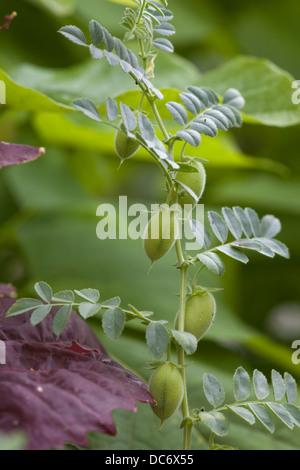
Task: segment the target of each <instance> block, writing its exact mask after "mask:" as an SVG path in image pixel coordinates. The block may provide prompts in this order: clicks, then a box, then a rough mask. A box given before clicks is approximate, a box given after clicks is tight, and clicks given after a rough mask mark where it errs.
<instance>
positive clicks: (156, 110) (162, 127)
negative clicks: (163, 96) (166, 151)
mask: <svg viewBox="0 0 300 470" xmlns="http://www.w3.org/2000/svg"><path fill="white" fill-rule="evenodd" d="M147 98H148V101H149V104H150V106H151V109H152V111H153V114H154V117H155V119H156V121H157V124H158V125H159V128H160V130H161V131H162V133H163V136H164V138H165V139H166V140H168V139H169V134H168V132H167V129H166V128H165V125H164V123H163V121H162V118H161V117H160V114H159V112H158V109H157V107H156V104H155V101H154V100H153V99H151V97H149V96H147Z"/></svg>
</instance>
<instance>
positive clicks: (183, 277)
mask: <svg viewBox="0 0 300 470" xmlns="http://www.w3.org/2000/svg"><path fill="white" fill-rule="evenodd" d="M176 252H177V257H178V261H179V263H181V267H180V307H179V317H178V330H179V331H184V317H185V303H186V292H187V269H188V266H187V265H186V264H184V257H183V253H182V248H181V243H180V240H179V239H178V240H176ZM177 357H178V365H180V366H182V367H181V368H180V369H179V371H180V374H181V378H182V381H183V388H184V390H183V399H182V405H181V408H182V418H183V419H184V418H188V417H190V413H189V405H188V395H187V387H186V377H185V368H184V359H185V353H184V349H183V348H182V347H181V346H178V348H177ZM191 431H192V425H191V424H186V425H185V426H184V428H183V450H189V449H190V448H191Z"/></svg>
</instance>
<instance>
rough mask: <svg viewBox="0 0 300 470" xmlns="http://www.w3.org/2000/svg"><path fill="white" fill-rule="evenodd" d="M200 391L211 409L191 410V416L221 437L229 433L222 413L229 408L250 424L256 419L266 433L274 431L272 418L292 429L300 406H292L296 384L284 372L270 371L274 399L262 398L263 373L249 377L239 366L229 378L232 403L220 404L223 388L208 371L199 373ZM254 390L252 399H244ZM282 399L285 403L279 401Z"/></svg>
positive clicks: (265, 395) (264, 388)
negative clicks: (200, 378) (231, 388)
mask: <svg viewBox="0 0 300 470" xmlns="http://www.w3.org/2000/svg"><path fill="white" fill-rule="evenodd" d="M203 390H204V394H205V397H206V399H207V401H208V402H209V403H210V405H211V406H212V407H213V410H211V411H204V410H194V412H193V419H194V420H195V421H196V422H197V423H203V424H204V425H206V426H208V428H209V429H210V430H211V432H212V433H213V435H214V434H215V435H217V436H221V437H223V436H225V435H227V434H228V432H229V423H228V419H227V416H225V414H224V413H225V412H227V411H231V412H232V413H234V414H235V415H236V416H238V417H239V418H241V419H242V420H244V421H245V422H247V423H248V424H250V425H253V424H254V423H255V422H256V420H258V421H259V422H260V423H261V424H262V425H263V426H264V427H265V428H266V429H267V430H268V431H269V432H271V433H274V431H275V422H276V418H277V419H279V421H280V422H281V423H282V424H284V425H285V426H287V427H288V428H289V429H293V428H294V426H298V427H299V425H300V420H299V418H300V409H299V407H298V406H296V405H295V400H296V395H297V385H296V381H295V379H294V378H293V377H292V376H291V375H290V374H287V373H285V375H284V378H282V376H281V374H280V373H279V372H278V371H276V370H272V393H273V399H274V400H275V401H264V400H265V399H266V398H268V397H269V395H270V393H271V389H270V387H269V384H268V381H267V378H266V377H265V375H264V374H263V373H262V372H260V371H258V370H257V369H255V370H254V371H253V377H252V380H251V378H250V376H249V374H248V372H246V370H245V369H244V368H243V367H239V368H238V369H236V371H235V374H234V377H233V394H234V397H235V402H234V403H233V404H232V405H228V404H224V402H225V391H224V388H223V386H222V385H221V383H220V382H219V380H218V379H217V378H216V377H215V376H214V375H211V374H204V375H203ZM253 391H254V395H255V396H254V397H253V398H254V399H253V400H251V401H247V399H248V398H249V397H250V395H251V394H252V393H253ZM284 398H285V400H286V401H285V402H284V401H282V400H283V399H284Z"/></svg>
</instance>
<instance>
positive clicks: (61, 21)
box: [0, 0, 300, 449]
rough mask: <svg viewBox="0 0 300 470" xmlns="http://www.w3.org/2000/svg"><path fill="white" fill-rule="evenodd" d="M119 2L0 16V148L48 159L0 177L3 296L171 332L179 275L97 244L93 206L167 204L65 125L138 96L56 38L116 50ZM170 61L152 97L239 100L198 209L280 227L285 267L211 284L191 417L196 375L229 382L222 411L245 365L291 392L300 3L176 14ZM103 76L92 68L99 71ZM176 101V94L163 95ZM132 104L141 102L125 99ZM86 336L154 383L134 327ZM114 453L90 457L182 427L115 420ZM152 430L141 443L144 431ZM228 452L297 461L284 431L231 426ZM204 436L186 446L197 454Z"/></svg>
mask: <svg viewBox="0 0 300 470" xmlns="http://www.w3.org/2000/svg"><path fill="white" fill-rule="evenodd" d="M120 3H126V2H121V1H120V2H116V3H115V2H109V1H105V0H85V1H84V2H82V1H81V2H80V1H79V0H77V1H75V0H2V1H1V6H0V17H1V18H2V17H3V16H4V15H5V14H8V13H11V11H12V10H15V11H17V13H18V16H17V17H16V18H15V19H14V21H13V22H12V24H11V27H10V29H9V30H3V31H1V32H0V43H1V48H0V68H1V71H0V79H1V80H4V81H5V82H6V84H7V105H6V106H3V105H1V107H0V139H1V140H4V141H7V142H14V143H23V144H29V145H36V146H39V147H40V146H44V147H46V154H45V155H44V156H43V157H42V158H40V159H39V160H37V161H35V162H31V163H27V164H24V165H19V166H15V167H7V168H4V169H2V170H1V171H0V222H1V227H0V282H11V283H13V284H14V285H15V286H16V287H17V288H18V292H19V295H20V296H31V295H34V292H33V284H34V282H36V281H40V280H43V281H46V282H48V283H49V284H51V285H52V286H53V288H54V289H55V290H63V289H68V288H71V289H82V288H85V287H95V288H97V289H99V290H100V291H101V295H102V298H103V299H105V298H109V297H112V296H115V295H119V296H120V297H121V299H122V305H123V306H124V307H126V305H127V304H128V303H130V304H133V305H135V306H136V307H138V308H140V309H143V310H152V311H153V312H154V313H155V319H159V318H164V319H167V320H169V321H170V322H172V318H173V317H174V315H175V314H176V311H177V300H178V299H177V296H176V293H177V291H178V288H179V286H178V272H177V271H176V270H175V269H174V268H173V266H172V265H173V264H174V262H175V257H174V254H173V253H170V254H169V255H168V256H167V257H166V258H164V259H163V260H162V261H160V262H159V263H157V264H156V265H154V267H153V269H152V271H151V272H150V273H149V274H148V268H149V262H148V259H147V258H146V256H145V255H144V252H143V249H142V243H141V242H140V241H139V240H138V241H132V240H122V241H119V240H116V241H114V240H106V241H99V240H98V239H97V237H96V226H97V222H98V219H97V217H96V209H97V206H98V205H99V204H101V203H103V202H111V203H115V204H117V201H118V197H119V195H127V196H128V198H129V201H130V202H132V203H135V202H144V203H146V204H148V205H150V204H151V203H155V202H160V201H162V198H163V192H162V189H161V188H162V179H161V175H160V173H159V171H158V169H157V168H156V167H155V166H154V165H153V163H152V162H151V160H149V159H148V158H147V157H146V156H145V155H143V154H142V153H138V154H137V155H136V157H135V158H133V159H131V160H130V161H128V162H126V164H124V165H123V166H122V167H121V169H119V170H118V171H117V167H118V164H119V161H118V159H117V158H116V156H115V155H114V151H113V136H112V135H111V134H107V133H105V132H106V131H105V130H103V129H102V128H99V125H98V124H96V125H95V123H93V122H91V121H89V120H88V119H87V118H85V117H82V116H78V115H77V113H74V112H72V111H70V105H71V103H72V101H73V100H74V99H76V98H80V97H83V96H85V97H89V98H91V99H93V100H94V101H95V102H96V104H97V105H98V106H99V107H100V109H101V105H103V103H104V102H105V99H106V97H107V96H111V97H113V98H117V97H119V96H120V95H122V101H124V102H126V100H127V102H128V103H129V100H130V99H131V96H132V95H131V94H130V93H128V92H129V90H131V89H133V84H132V83H131V81H130V80H128V78H127V77H126V76H124V74H123V73H122V72H121V71H120V70H115V69H110V68H109V67H108V66H106V65H105V64H104V63H102V62H98V61H94V62H93V61H92V60H91V59H89V57H88V56H87V54H86V51H85V50H84V48H80V47H77V46H75V45H74V44H71V43H70V42H68V41H67V40H66V39H65V38H63V37H62V36H61V35H59V34H58V33H57V30H58V29H59V28H60V27H61V26H63V25H65V24H76V25H77V26H79V27H81V28H82V29H83V30H84V31H88V28H87V25H88V22H89V21H90V20H91V19H95V20H97V21H99V22H100V23H101V24H102V25H104V26H105V27H106V28H107V29H108V30H109V31H110V32H111V33H113V34H114V35H118V36H119V37H122V35H123V33H124V31H123V29H122V27H121V26H120V25H119V23H120V21H121V18H122V14H123V9H124V5H120ZM169 7H170V9H172V10H173V12H174V21H173V24H174V26H175V27H176V31H177V34H176V36H174V40H173V42H174V45H175V49H176V54H175V55H174V57H171V58H170V57H168V56H164V55H163V54H162V57H161V59H160V60H158V65H157V69H156V83H157V86H160V87H162V88H165V89H168V90H167V91H166V96H167V97H168V96H172V93H175V90H180V91H182V90H183V89H184V88H185V87H186V86H189V85H192V84H198V85H201V84H205V85H208V86H211V87H212V88H215V89H216V91H218V92H220V93H221V92H224V91H225V90H226V89H227V88H229V87H231V86H233V87H236V88H238V89H240V91H241V92H242V93H243V94H244V96H245V98H246V108H245V124H244V126H243V127H242V129H238V130H236V129H235V130H234V131H232V132H230V133H229V134H230V135H222V133H221V135H220V136H219V137H218V139H216V141H212V140H209V138H207V139H205V138H204V139H203V144H202V146H201V149H200V156H203V157H204V158H205V157H206V158H207V159H208V160H209V163H208V164H207V176H208V183H207V189H206V192H205V197H204V199H203V201H202V202H203V203H204V204H205V205H206V208H207V209H214V210H220V208H221V207H222V206H225V205H228V206H234V205H240V206H243V207H246V206H248V207H253V208H254V209H255V210H256V211H257V212H258V214H259V215H260V216H262V215H264V214H266V213H270V214H274V215H275V216H276V217H278V218H280V220H281V221H282V226H283V229H282V233H281V234H280V236H279V237H278V238H280V240H281V241H283V242H284V243H286V244H287V245H288V247H289V249H290V251H291V259H290V260H286V259H283V258H279V257H276V258H275V259H273V260H272V259H269V258H265V257H262V256H258V255H255V254H253V255H251V253H250V263H249V264H248V265H246V266H244V265H240V264H239V263H238V262H235V261H233V260H232V261H231V260H229V259H226V260H225V259H224V261H225V262H226V273H225V275H224V276H223V278H221V279H216V278H215V277H213V276H212V275H210V274H208V273H205V274H204V275H203V277H202V283H203V284H204V285H209V286H217V287H223V288H224V291H222V292H221V293H217V294H216V297H217V302H218V314H217V318H216V321H215V324H214V325H213V327H212V328H211V330H210V332H209V334H208V335H207V336H206V337H205V340H203V342H202V343H201V345H200V347H199V350H198V352H197V354H196V355H195V356H193V357H192V358H191V359H192V361H193V365H192V366H191V367H189V368H188V370H187V374H188V379H189V385H190V389H191V406H192V407H201V406H202V405H203V403H204V400H205V399H204V398H203V393H202V390H201V377H202V374H203V372H210V373H213V374H215V375H216V376H217V377H218V378H219V379H220V380H221V381H223V382H224V384H225V387H226V391H227V392H228V400H227V401H230V400H231V398H230V397H231V378H232V375H233V373H234V370H235V368H236V367H238V366H239V365H243V366H244V367H245V368H246V369H247V370H248V371H249V373H251V371H252V370H253V369H255V368H258V369H260V370H263V371H264V372H265V373H266V374H267V375H268V377H270V371H271V369H272V368H275V369H277V370H279V371H284V370H287V371H289V372H291V373H292V374H294V376H295V377H298V378H299V377H300V365H295V364H293V363H292V360H291V355H292V352H293V351H292V349H291V343H292V342H293V341H294V340H295V339H300V298H299V296H300V294H299V285H300V272H299V258H300V249H299V242H298V240H299V228H300V186H299V183H300V175H299V169H300V163H299V162H300V159H299V153H300V140H299V124H300V108H299V106H296V105H294V104H293V103H292V101H291V96H292V93H293V91H294V90H293V89H292V87H291V84H292V82H293V80H294V79H295V80H296V79H297V78H298V79H300V62H299V44H300V29H299V27H298V26H299V25H298V18H299V15H300V4H299V2H298V1H295V0H287V1H286V2H285V3H284V5H282V2H279V1H277V0H276V1H273V2H272V3H270V2H269V1H267V0H260V1H258V0H254V1H251V2H250V1H244V2H239V1H234V0H222V1H221V0H210V1H207V0H199V1H197V2H195V1H192V0H185V1H184V2H182V0H170V1H169ZM96 62H97V63H96ZM170 89H171V90H170ZM133 96H135V95H134V94H133ZM91 326H92V327H93V328H94V329H95V331H96V332H97V334H98V335H99V337H100V339H101V341H102V342H103V344H104V345H105V347H106V348H107V350H108V351H109V352H110V353H111V355H112V356H113V357H115V358H116V359H117V360H119V361H120V362H121V363H123V364H124V365H126V367H128V368H130V369H132V370H133V371H134V372H135V373H137V374H138V375H140V376H142V377H143V378H145V379H146V378H147V377H148V376H149V370H147V369H146V367H145V364H146V363H147V362H148V361H150V360H151V358H150V356H149V354H148V351H147V348H146V346H145V344H144V330H143V328H142V327H140V326H139V325H136V324H133V323H129V324H128V327H127V329H126V333H127V334H126V336H125V335H123V336H122V338H121V339H120V340H118V341H116V342H114V341H110V340H108V339H106V338H105V337H103V335H102V333H101V328H100V323H99V319H97V320H94V321H93V322H91ZM116 419H117V423H118V428H119V430H120V432H119V434H118V436H117V438H115V439H112V438H108V437H105V436H99V435H95V434H92V435H91V440H90V442H91V446H92V447H93V448H109V447H111V448H116V446H118V448H129V449H131V448H141V447H143V448H149V449H151V448H152V449H153V448H169V449H172V448H180V445H181V443H180V442H181V437H180V435H178V431H177V429H176V427H175V424H176V423H177V424H178V423H179V422H180V418H179V416H175V417H174V418H172V419H171V420H170V421H169V422H168V423H166V425H165V427H164V428H163V430H162V431H161V432H160V433H158V432H156V429H157V427H158V423H157V420H156V417H155V416H153V415H152V413H151V412H150V410H149V408H148V407H147V406H146V405H143V406H139V413H137V415H132V414H130V413H125V412H116ZM145 420H147V429H145V424H144V423H145ZM233 423H234V424H233V426H232V430H231V433H230V435H229V436H228V437H227V439H226V443H229V444H232V445H236V446H238V447H239V448H244V449H246V448H250V449H252V448H253V449H255V448H261V449H290V448H292V449H297V448H299V437H300V434H299V432H297V431H293V432H289V431H286V430H285V429H283V428H281V426H280V424H279V422H278V426H277V429H278V430H277V431H276V433H275V434H274V435H267V434H266V432H265V431H264V430H263V428H262V426H260V425H256V429H255V432H254V431H253V430H252V429H251V428H250V427H249V426H247V425H243V424H241V422H240V421H237V422H235V421H233ZM206 438H207V433H206V431H205V430H204V429H201V432H199V433H196V434H195V436H194V439H195V446H196V448H201V447H205V439H206Z"/></svg>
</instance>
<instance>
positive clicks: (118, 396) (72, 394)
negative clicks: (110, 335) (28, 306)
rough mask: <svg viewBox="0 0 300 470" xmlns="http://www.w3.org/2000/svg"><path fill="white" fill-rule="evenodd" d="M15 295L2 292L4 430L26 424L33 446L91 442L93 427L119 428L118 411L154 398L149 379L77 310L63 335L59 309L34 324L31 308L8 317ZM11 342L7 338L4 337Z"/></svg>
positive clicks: (0, 427)
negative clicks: (110, 350) (111, 349)
mask: <svg viewBox="0 0 300 470" xmlns="http://www.w3.org/2000/svg"><path fill="white" fill-rule="evenodd" d="M12 304H13V301H12V300H10V299H8V298H2V299H0V342H4V344H5V349H6V351H5V358H6V364H2V365H1V364H0V431H2V432H6V433H9V432H11V431H13V430H19V429H22V430H25V431H26V433H27V435H28V449H33V450H40V449H47V448H60V447H62V446H63V444H64V442H65V441H69V442H73V443H76V444H77V445H79V446H87V445H88V442H87V439H86V433H87V431H92V430H93V431H98V432H100V433H106V434H111V435H115V433H116V427H115V424H114V421H113V419H112V415H111V412H112V410H113V409H115V408H123V409H126V410H130V411H135V410H136V401H137V400H138V401H141V402H143V403H147V402H151V403H154V401H153V398H152V397H151V395H150V394H149V392H148V389H147V385H146V384H145V383H144V382H143V381H141V380H140V379H139V378H138V377H137V376H135V375H134V374H133V373H132V372H129V371H128V370H126V369H124V368H123V367H122V366H121V365H120V364H118V363H117V362H116V361H114V360H113V359H111V358H110V357H109V356H108V355H107V353H106V352H105V350H104V349H103V347H102V346H101V344H100V343H99V341H98V339H97V338H96V336H95V335H94V333H93V331H92V330H91V329H90V328H89V326H88V325H87V324H86V322H85V321H84V320H83V319H82V318H80V317H79V315H77V314H76V313H75V312H72V314H71V317H70V320H69V322H68V324H67V326H66V328H65V329H64V331H63V332H62V334H61V335H60V336H59V337H57V336H54V334H53V333H52V328H51V324H52V321H53V317H54V315H55V313H56V311H57V308H53V313H52V312H51V313H50V314H49V315H48V316H47V317H46V319H45V320H44V321H43V322H41V323H40V324H39V325H37V326H35V327H33V326H32V325H31V324H30V314H31V312H28V313H25V314H23V315H19V316H17V317H10V318H6V317H5V312H6V311H7V310H8V309H9V308H10V307H11V305H12ZM2 344H3V343H2Z"/></svg>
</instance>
